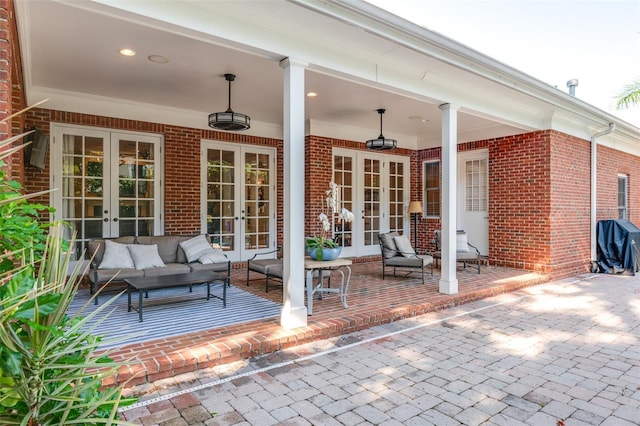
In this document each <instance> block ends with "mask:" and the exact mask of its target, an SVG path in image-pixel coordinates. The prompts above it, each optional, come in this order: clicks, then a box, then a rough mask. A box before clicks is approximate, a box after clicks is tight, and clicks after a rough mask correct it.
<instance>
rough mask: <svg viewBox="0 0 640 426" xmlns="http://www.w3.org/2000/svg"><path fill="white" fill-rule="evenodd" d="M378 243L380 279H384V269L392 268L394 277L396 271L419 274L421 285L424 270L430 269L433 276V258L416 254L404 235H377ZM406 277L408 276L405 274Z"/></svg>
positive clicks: (395, 233) (387, 233) (428, 255)
mask: <svg viewBox="0 0 640 426" xmlns="http://www.w3.org/2000/svg"><path fill="white" fill-rule="evenodd" d="M378 243H380V251H381V252H382V279H385V277H386V268H393V276H394V277H395V276H396V269H402V270H405V271H406V270H407V269H408V270H409V271H408V272H409V273H411V272H414V271H413V270H415V271H416V272H420V274H421V276H422V284H424V270H425V268H426V267H430V268H431V276H433V256H431V255H430V254H417V253H416V251H415V250H414V249H413V247H412V246H411V242H410V241H409V239H408V238H407V236H406V235H400V234H398V233H397V232H386V233H380V234H378ZM407 275H408V274H407Z"/></svg>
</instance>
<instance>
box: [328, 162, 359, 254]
mask: <svg viewBox="0 0 640 426" xmlns="http://www.w3.org/2000/svg"><path fill="white" fill-rule="evenodd" d="M333 181H334V182H335V183H336V184H337V185H338V188H340V194H339V197H338V199H339V200H340V201H341V202H342V206H339V207H340V208H339V210H341V209H342V207H344V208H346V209H347V210H349V211H350V212H352V213H354V210H353V187H354V181H353V159H352V158H351V157H348V156H342V155H335V156H334V157H333ZM354 214H355V213H354ZM333 221H334V236H335V237H336V238H335V240H336V241H337V242H338V244H340V245H341V246H342V247H343V250H344V247H352V246H353V228H352V226H353V223H347V222H341V221H340V220H338V214H337V213H336V214H334V218H333ZM345 254H347V252H345Z"/></svg>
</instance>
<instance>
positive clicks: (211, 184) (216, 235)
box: [205, 149, 236, 251]
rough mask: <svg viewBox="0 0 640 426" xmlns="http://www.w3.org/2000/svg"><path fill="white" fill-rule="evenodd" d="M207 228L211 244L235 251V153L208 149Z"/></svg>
mask: <svg viewBox="0 0 640 426" xmlns="http://www.w3.org/2000/svg"><path fill="white" fill-rule="evenodd" d="M206 152H207V157H206V158H207V160H206V185H207V189H206V207H205V209H206V229H207V231H206V232H207V233H208V234H209V235H210V236H211V238H212V242H214V243H216V244H219V245H220V246H221V247H222V248H223V249H224V250H227V251H234V250H235V249H236V243H235V238H234V236H235V233H236V229H235V217H236V214H235V210H236V207H235V181H236V179H235V173H236V165H235V152H233V151H228V150H224V149H207V151H206Z"/></svg>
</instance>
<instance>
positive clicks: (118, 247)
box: [98, 240, 135, 269]
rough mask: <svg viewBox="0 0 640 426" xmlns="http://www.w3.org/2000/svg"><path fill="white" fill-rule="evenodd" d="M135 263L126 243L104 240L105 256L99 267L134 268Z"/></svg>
mask: <svg viewBox="0 0 640 426" xmlns="http://www.w3.org/2000/svg"><path fill="white" fill-rule="evenodd" d="M133 268H135V265H134V263H133V259H132V258H131V253H129V249H128V248H127V245H126V244H120V243H116V242H113V241H110V240H106V241H105V242H104V256H102V262H100V266H98V269H133Z"/></svg>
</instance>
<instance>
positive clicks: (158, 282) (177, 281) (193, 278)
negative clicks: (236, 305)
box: [124, 271, 229, 322]
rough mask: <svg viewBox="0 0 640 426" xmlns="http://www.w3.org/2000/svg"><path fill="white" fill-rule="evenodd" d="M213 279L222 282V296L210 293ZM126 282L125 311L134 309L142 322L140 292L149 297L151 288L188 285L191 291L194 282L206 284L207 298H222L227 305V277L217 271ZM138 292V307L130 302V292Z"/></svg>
mask: <svg viewBox="0 0 640 426" xmlns="http://www.w3.org/2000/svg"><path fill="white" fill-rule="evenodd" d="M215 281H219V282H222V284H223V285H222V297H220V296H216V295H215V294H213V293H211V284H212V283H214V282H215ZM124 282H126V283H127V300H128V305H127V312H131V310H132V309H133V310H135V311H137V312H138V319H139V321H140V322H142V293H145V294H146V297H147V298H148V297H149V292H150V291H151V290H160V289H163V288H172V287H189V292H191V291H192V286H193V285H195V284H207V300H209V299H210V298H211V297H215V298H216V299H220V300H222V306H223V307H224V308H226V307H227V286H228V285H229V277H228V276H227V275H222V274H219V273H217V272H211V271H198V272H190V273H187V274H173V275H160V276H157V277H143V278H141V277H138V278H127V279H125V280H124ZM135 291H137V292H138V307H137V308H136V307H135V306H133V305H132V304H131V293H133V292H135Z"/></svg>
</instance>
